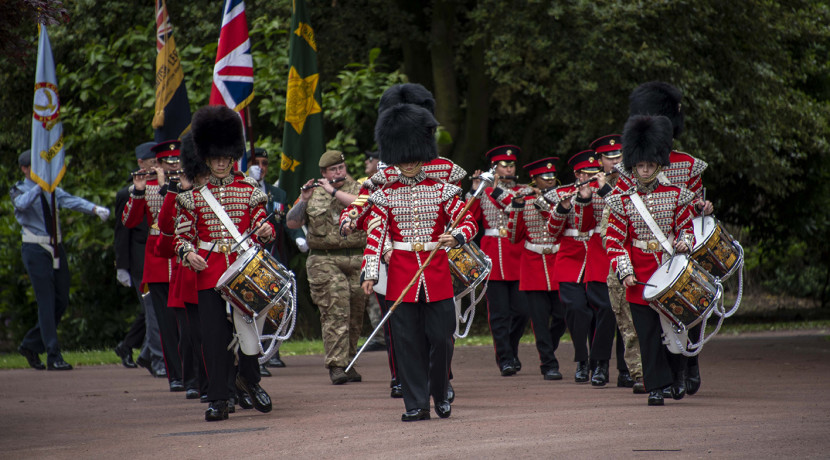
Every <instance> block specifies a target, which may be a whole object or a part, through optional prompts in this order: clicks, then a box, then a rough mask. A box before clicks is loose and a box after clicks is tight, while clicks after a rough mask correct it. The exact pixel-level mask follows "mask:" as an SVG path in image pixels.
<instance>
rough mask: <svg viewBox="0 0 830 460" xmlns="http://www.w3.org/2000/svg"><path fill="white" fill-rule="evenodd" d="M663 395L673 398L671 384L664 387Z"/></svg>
mask: <svg viewBox="0 0 830 460" xmlns="http://www.w3.org/2000/svg"><path fill="white" fill-rule="evenodd" d="M663 397H664V398H671V385H669V386H667V387H666V388H663Z"/></svg>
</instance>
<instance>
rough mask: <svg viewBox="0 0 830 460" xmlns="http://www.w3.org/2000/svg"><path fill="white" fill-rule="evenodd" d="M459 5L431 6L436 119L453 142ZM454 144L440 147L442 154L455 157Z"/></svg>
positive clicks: (456, 122)
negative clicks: (457, 12) (457, 7)
mask: <svg viewBox="0 0 830 460" xmlns="http://www.w3.org/2000/svg"><path fill="white" fill-rule="evenodd" d="M455 14H456V5H455V2H453V1H451V0H450V1H442V0H436V1H434V2H433V4H432V26H431V32H430V50H431V51H432V79H433V83H434V85H435V89H434V91H433V94H434V95H435V103H436V104H435V105H436V107H435V118H437V119H438V123H440V124H441V125H442V126H443V127H444V129H446V130H447V131H448V132H449V133H450V135H451V136H452V138H453V140H455V139H456V136H457V135H458V134H459V126H460V123H459V119H460V114H459V112H460V110H459V106H458V83H457V81H456V73H455V32H454V29H455V26H456V19H455ZM453 147H454V145H452V144H451V145H445V146H439V152H440V153H441V154H442V155H446V156H452V152H453Z"/></svg>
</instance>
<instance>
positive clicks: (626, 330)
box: [606, 269, 643, 379]
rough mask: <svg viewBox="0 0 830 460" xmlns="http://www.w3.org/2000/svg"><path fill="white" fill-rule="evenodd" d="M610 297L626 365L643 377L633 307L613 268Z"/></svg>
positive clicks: (633, 375) (629, 370)
mask: <svg viewBox="0 0 830 460" xmlns="http://www.w3.org/2000/svg"><path fill="white" fill-rule="evenodd" d="M606 281H607V283H608V297H610V298H611V309H612V310H614V315H616V316H617V327H619V328H620V333H621V334H622V338H623V343H624V344H625V365H626V366H628V372H630V373H631V377H633V378H634V379H642V378H643V363H642V361H641V359H640V343H639V340H638V339H637V331H636V330H634V322H633V321H632V320H631V307H630V306H629V305H628V302H627V301H626V300H625V287H624V286H623V285H622V283H620V280H618V279H617V274H616V273H615V272H614V270H613V269H611V271H610V272H609V273H608V279H607V280H606Z"/></svg>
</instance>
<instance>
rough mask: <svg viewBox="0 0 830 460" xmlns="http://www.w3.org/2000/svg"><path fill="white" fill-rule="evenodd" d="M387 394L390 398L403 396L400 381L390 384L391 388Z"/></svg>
mask: <svg viewBox="0 0 830 460" xmlns="http://www.w3.org/2000/svg"><path fill="white" fill-rule="evenodd" d="M389 396H390V397H392V398H403V387H402V386H401V384H400V383H396V384H394V385H392V390H391V391H390V392H389Z"/></svg>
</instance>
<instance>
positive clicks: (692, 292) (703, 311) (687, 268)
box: [643, 255, 723, 330]
mask: <svg viewBox="0 0 830 460" xmlns="http://www.w3.org/2000/svg"><path fill="white" fill-rule="evenodd" d="M648 284H650V285H651V286H646V287H645V289H644V290H643V298H644V299H645V300H646V301H648V302H650V305H651V307H652V308H654V309H655V310H657V311H658V312H659V313H660V314H662V315H664V316H666V317H667V318H668V319H669V320H670V321H671V322H672V323H673V324H674V325H675V327H677V328H678V329H679V330H688V329H690V328H692V327H694V326H696V325H697V324H698V323H700V322H701V321H703V320H704V319H706V318H708V317H709V315H711V313H712V310H713V309H714V308H715V307H716V306H717V305H718V304H719V302H721V298H722V296H723V288H722V287H721V285H720V282H718V281H717V280H716V279H715V277H713V276H712V275H710V274H709V273H708V272H706V271H705V270H704V269H703V268H702V267H701V266H700V265H698V263H697V262H695V261H694V260H692V259H689V258H688V257H687V256H685V255H676V256H674V257H673V258H672V261H671V262H670V263H665V264H663V265H662V266H661V267H660V268H658V269H657V271H656V272H654V274H653V275H651V278H649V280H648Z"/></svg>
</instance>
